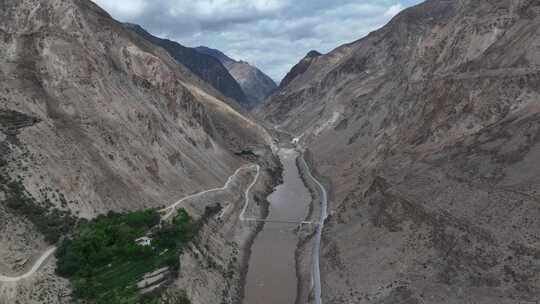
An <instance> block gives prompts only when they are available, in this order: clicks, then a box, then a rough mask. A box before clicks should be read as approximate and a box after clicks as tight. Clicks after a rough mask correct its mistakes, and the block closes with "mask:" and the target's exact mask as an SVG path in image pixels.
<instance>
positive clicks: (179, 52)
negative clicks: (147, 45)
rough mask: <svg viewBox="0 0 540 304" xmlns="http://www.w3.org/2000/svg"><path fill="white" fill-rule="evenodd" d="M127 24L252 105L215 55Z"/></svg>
mask: <svg viewBox="0 0 540 304" xmlns="http://www.w3.org/2000/svg"><path fill="white" fill-rule="evenodd" d="M125 26H126V28H129V29H130V30H132V31H134V32H135V33H137V34H139V35H140V36H141V37H143V38H144V39H146V40H148V41H150V42H151V43H153V44H155V45H158V46H160V47H162V48H164V49H165V50H166V51H167V52H169V54H170V55H171V57H173V58H174V59H175V60H176V61H178V62H179V63H180V64H182V65H184V66H185V67H187V68H188V69H190V70H191V71H192V72H193V73H194V74H195V75H197V76H199V77H200V78H201V79H202V80H204V81H206V82H208V83H209V84H211V85H212V86H213V87H214V88H215V89H217V90H218V91H220V92H221V93H222V94H223V95H225V96H227V97H229V98H232V99H234V100H236V101H237V102H238V103H239V104H240V105H242V106H244V107H249V106H250V99H249V98H248V97H247V96H246V94H245V93H244V91H243V90H242V87H241V85H240V84H239V83H238V82H237V81H236V80H235V78H234V76H232V75H231V74H230V73H229V71H228V69H227V68H226V67H225V66H224V65H223V64H222V63H221V62H220V61H219V60H216V58H214V57H213V56H209V55H207V54H204V53H201V52H199V51H197V50H196V49H194V48H190V47H185V46H183V45H181V44H179V43H178V42H175V41H171V40H169V39H162V38H159V37H156V36H153V35H152V34H150V33H148V32H147V31H146V30H145V29H143V28H142V27H141V26H139V25H136V24H130V23H125Z"/></svg>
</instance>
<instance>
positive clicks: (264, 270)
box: [244, 148, 311, 304]
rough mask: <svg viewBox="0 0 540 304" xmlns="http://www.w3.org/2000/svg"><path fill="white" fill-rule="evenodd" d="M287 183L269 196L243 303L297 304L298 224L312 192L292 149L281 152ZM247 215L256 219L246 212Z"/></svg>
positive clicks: (250, 266) (281, 150)
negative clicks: (264, 222) (266, 216)
mask: <svg viewBox="0 0 540 304" xmlns="http://www.w3.org/2000/svg"><path fill="white" fill-rule="evenodd" d="M279 156H280V160H281V162H282V165H283V167H284V173H283V178H284V183H283V184H281V185H279V186H278V187H277V188H276V189H275V191H274V192H273V193H272V194H271V195H270V196H269V197H268V201H269V202H270V214H269V216H268V218H267V220H268V222H267V223H266V224H265V226H264V229H263V230H262V231H261V232H260V233H259V234H258V236H257V238H256V240H255V243H254V245H253V247H252V255H251V258H250V261H249V271H248V275H247V279H246V294H245V295H246V296H245V300H244V303H258V304H265V303H268V304H271V303H294V302H295V300H296V296H297V282H298V280H297V277H296V270H295V269H296V262H295V251H296V248H297V244H298V234H297V229H296V227H297V226H298V225H299V224H300V223H301V222H302V221H303V219H304V218H305V216H306V214H307V213H308V209H309V204H310V201H311V195H310V194H309V191H308V190H307V189H306V188H305V185H304V183H303V182H302V180H301V178H300V176H299V172H298V167H297V165H296V158H297V156H298V152H297V151H295V150H294V149H292V148H282V149H280V151H279ZM246 217H248V218H256V217H254V215H253V214H250V213H249V212H248V213H247V215H246Z"/></svg>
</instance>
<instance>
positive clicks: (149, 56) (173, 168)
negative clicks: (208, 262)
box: [0, 0, 267, 303]
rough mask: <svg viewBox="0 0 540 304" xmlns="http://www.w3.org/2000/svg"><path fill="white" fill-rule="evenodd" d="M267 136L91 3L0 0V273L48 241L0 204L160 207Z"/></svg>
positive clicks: (99, 209)
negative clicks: (0, 233) (236, 153)
mask: <svg viewBox="0 0 540 304" xmlns="http://www.w3.org/2000/svg"><path fill="white" fill-rule="evenodd" d="M266 141H267V138H266V135H265V133H264V132H263V131H262V130H261V129H260V128H259V127H258V126H257V125H256V124H254V123H253V122H251V121H250V120H249V119H247V118H245V117H244V116H242V115H241V114H239V113H238V112H237V111H236V110H235V109H233V108H232V107H231V106H229V105H228V104H227V103H226V102H225V101H224V97H223V95H222V94H220V93H219V92H218V91H217V90H215V89H214V88H213V87H212V86H210V85H209V84H207V83H205V82H203V81H201V80H200V78H199V77H196V76H194V75H193V74H192V72H191V71H190V70H188V69H187V68H185V67H184V66H182V65H179V64H178V63H177V62H176V61H175V60H174V59H173V58H171V56H169V54H168V53H167V52H165V51H164V50H163V49H161V48H159V47H156V46H154V45H153V44H151V43H150V42H148V41H146V40H144V39H142V38H140V37H138V36H137V35H136V34H134V33H131V32H130V31H128V30H126V29H125V28H124V27H123V25H122V24H120V23H117V22H116V21H114V20H113V19H112V18H111V17H110V16H109V15H108V14H107V13H106V12H104V11H103V10H101V9H100V8H99V7H97V6H96V5H94V4H93V3H92V2H90V1H87V0H67V1H66V0H52V1H51V0H22V1H2V2H1V3H0V151H1V152H2V153H1V154H0V159H1V161H0V172H1V179H0V180H1V181H2V183H1V187H0V222H1V223H2V225H1V227H0V229H2V231H3V232H5V233H2V246H1V247H2V248H0V254H1V256H0V271H1V272H2V274H4V275H9V274H16V273H17V272H18V271H19V270H20V269H18V268H17V265H16V264H17V261H15V260H18V261H19V262H20V261H28V263H29V264H31V261H32V258H34V257H35V256H36V254H39V253H41V252H42V250H43V249H44V248H45V247H46V246H47V244H46V242H44V241H43V237H42V236H40V235H39V234H37V235H36V233H35V228H34V227H33V224H31V223H30V222H28V221H27V220H18V221H15V219H18V218H19V217H20V218H21V219H22V218H26V216H25V215H27V214H25V212H26V213H28V212H32V211H31V210H32V209H31V208H27V209H23V208H21V207H19V206H12V205H10V204H9V202H15V201H20V202H21V206H22V202H25V203H28V206H27V205H24V206H27V207H31V206H34V205H32V204H33V203H35V207H36V208H37V207H38V206H39V208H43V210H50V209H51V208H57V209H58V211H55V213H54V214H51V216H57V217H58V216H64V214H67V213H71V214H72V216H75V217H86V218H88V217H93V216H95V215H96V214H100V213H104V212H107V211H110V210H116V211H119V210H133V209H139V208H143V207H159V206H164V205H168V204H170V203H172V202H174V201H176V200H177V199H178V198H181V197H183V196H184V195H186V194H190V193H194V192H197V191H201V190H204V189H208V188H213V187H221V186H222V185H223V184H224V182H225V180H226V179H227V177H229V175H231V174H232V173H233V172H234V170H235V169H236V168H237V167H238V166H240V165H241V164H242V163H243V162H244V161H243V160H241V159H240V158H238V157H237V156H235V152H238V151H241V150H242V149H244V148H246V147H257V146H258V147H261V148H262V147H264V146H265V145H266ZM12 198H13V199H12ZM17 199H20V200H17ZM36 208H33V209H34V210H41V209H36ZM28 209H30V210H28ZM21 212H22V213H23V214H22V215H21V214H20V213H21ZM33 214H35V212H33ZM66 218H67V217H66ZM56 222H57V221H56ZM8 223H11V224H8ZM34 224H35V223H34ZM45 226H46V225H45ZM45 226H44V227H45ZM60 228H61V227H60ZM60 228H59V229H60ZM16 231H20V232H21V233H14V232H16ZM21 244H24V245H21ZM28 259H29V260H28ZM25 265H26V266H27V265H28V264H25ZM23 268H24V267H23ZM49 270H51V271H52V269H49ZM12 289H13V288H12ZM28 301H30V300H28ZM8 302H9V301H8ZM23 302H24V301H23ZM28 303H30V302H28Z"/></svg>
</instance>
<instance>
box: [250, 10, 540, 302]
mask: <svg viewBox="0 0 540 304" xmlns="http://www.w3.org/2000/svg"><path fill="white" fill-rule="evenodd" d="M539 49H540V3H539V2H538V1H529V0H514V1H510V0H494V1H492V0H489V1H487V0H460V1H453V0H428V1H426V2H424V3H423V4H420V5H418V6H416V7H413V8H410V9H407V10H405V11H403V12H402V13H400V14H399V15H398V16H396V17H395V18H394V19H393V20H392V21H391V22H390V23H389V24H388V25H386V26H385V27H383V28H382V29H380V30H378V31H375V32H373V33H371V34H369V35H368V36H367V37H365V38H363V39H361V40H359V41H356V42H353V43H350V44H347V45H343V46H341V47H339V48H337V49H335V50H334V51H332V52H330V53H328V54H326V55H322V56H318V57H315V58H311V59H310V64H309V66H308V67H307V68H306V69H303V71H300V72H299V73H294V74H295V77H292V79H291V80H290V82H289V83H286V84H285V86H284V87H283V88H282V89H281V90H279V91H278V92H276V93H275V94H273V96H272V97H271V98H270V99H269V101H268V103H267V104H266V105H265V107H264V109H261V110H260V112H259V114H260V115H261V116H262V117H264V118H265V119H266V120H267V121H269V122H271V123H273V124H277V125H280V126H281V127H282V128H283V129H285V130H288V131H290V132H291V133H293V134H295V135H298V136H301V142H304V143H305V144H306V145H307V146H308V147H309V150H310V152H311V153H310V154H311V156H312V160H313V164H314V165H315V167H317V169H318V173H319V175H320V176H323V177H324V178H326V180H327V184H328V186H329V188H330V189H331V192H332V197H331V202H330V203H331V206H330V208H331V210H330V213H331V216H330V218H329V220H328V223H327V225H326V226H325V231H324V235H323V250H322V256H321V259H322V260H321V262H322V265H321V273H322V276H323V277H322V281H323V289H322V290H323V298H324V302H325V303H486V304H487V303H534V302H535V301H537V300H538V299H540V284H539V282H540V237H539V235H538V231H539V229H540V193H539V192H538V191H539V190H538V189H540V167H538V166H537V163H538V161H539V160H540V136H539V134H540V52H539Z"/></svg>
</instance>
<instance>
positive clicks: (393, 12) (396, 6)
mask: <svg viewBox="0 0 540 304" xmlns="http://www.w3.org/2000/svg"><path fill="white" fill-rule="evenodd" d="M403 9H404V7H403V6H402V5H401V3H398V4H394V5H392V6H390V8H388V10H387V11H386V13H384V15H385V16H388V17H394V16H395V15H397V14H399V12H401V11H402V10H403Z"/></svg>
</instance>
